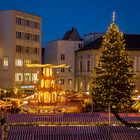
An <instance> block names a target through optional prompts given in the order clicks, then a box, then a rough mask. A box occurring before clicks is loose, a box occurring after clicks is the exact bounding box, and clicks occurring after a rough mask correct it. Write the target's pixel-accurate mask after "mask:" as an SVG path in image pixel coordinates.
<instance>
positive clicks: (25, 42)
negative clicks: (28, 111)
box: [0, 10, 42, 89]
mask: <svg viewBox="0 0 140 140" xmlns="http://www.w3.org/2000/svg"><path fill="white" fill-rule="evenodd" d="M41 24H42V19H41V17H40V16H36V15H33V14H28V13H25V12H21V11H16V10H6V11H5V10H2V11H0V60H1V61H0V62H1V63H0V73H1V74H0V88H4V89H14V88H18V89H21V88H22V89H26V88H27V89H30V88H34V87H36V86H37V85H38V82H39V79H38V77H39V69H32V68H27V67H26V64H31V63H34V64H38V63H41V48H42V44H41V40H42V39H41V38H42V29H41V28H42V27H41Z"/></svg>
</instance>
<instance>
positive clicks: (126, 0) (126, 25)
mask: <svg viewBox="0 0 140 140" xmlns="http://www.w3.org/2000/svg"><path fill="white" fill-rule="evenodd" d="M139 6H140V0H0V10H11V9H15V10H20V11H24V12H28V13H32V14H35V15H39V16H41V17H42V44H43V47H44V45H45V43H46V42H50V41H53V40H56V39H61V38H62V37H63V36H64V34H65V32H66V31H68V30H70V29H71V28H72V27H75V28H76V29H77V30H78V31H79V33H80V35H81V36H83V35H85V34H88V33H91V32H106V31H107V28H108V26H109V25H110V23H111V22H112V13H113V11H115V12H116V24H117V25H118V26H119V28H120V31H122V32H124V33H129V34H140V10H139V9H140V7H139Z"/></svg>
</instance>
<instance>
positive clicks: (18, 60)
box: [15, 59, 23, 67]
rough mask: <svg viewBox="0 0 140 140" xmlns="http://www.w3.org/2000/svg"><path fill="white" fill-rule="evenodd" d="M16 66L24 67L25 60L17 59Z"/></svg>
mask: <svg viewBox="0 0 140 140" xmlns="http://www.w3.org/2000/svg"><path fill="white" fill-rule="evenodd" d="M15 65H16V66H19V67H22V66H23V60H21V59H16V60H15Z"/></svg>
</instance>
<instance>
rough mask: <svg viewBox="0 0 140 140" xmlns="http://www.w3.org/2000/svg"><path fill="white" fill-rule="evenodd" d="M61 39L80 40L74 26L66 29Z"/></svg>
mask: <svg viewBox="0 0 140 140" xmlns="http://www.w3.org/2000/svg"><path fill="white" fill-rule="evenodd" d="M63 40H72V41H79V40H82V39H81V37H80V34H79V32H78V31H77V29H76V28H72V29H71V30H69V31H67V32H66V33H65V35H64V37H63Z"/></svg>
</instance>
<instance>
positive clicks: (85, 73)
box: [75, 34, 140, 92]
mask: <svg viewBox="0 0 140 140" xmlns="http://www.w3.org/2000/svg"><path fill="white" fill-rule="evenodd" d="M124 39H125V43H126V50H127V51H128V54H129V55H130V57H131V58H132V60H133V67H134V72H135V73H136V88H137V90H138V91H140V35H132V34H125V35H124ZM101 41H102V38H101V37H100V38H98V39H97V40H95V41H92V42H90V43H89V44H87V45H85V46H84V47H83V48H82V49H80V50H78V51H76V59H75V60H76V62H75V64H76V91H81V90H82V91H84V92H88V90H89V89H90V81H91V76H92V69H93V68H94V67H96V66H97V59H98V49H99V47H100V45H101Z"/></svg>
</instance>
